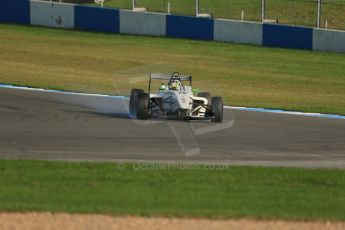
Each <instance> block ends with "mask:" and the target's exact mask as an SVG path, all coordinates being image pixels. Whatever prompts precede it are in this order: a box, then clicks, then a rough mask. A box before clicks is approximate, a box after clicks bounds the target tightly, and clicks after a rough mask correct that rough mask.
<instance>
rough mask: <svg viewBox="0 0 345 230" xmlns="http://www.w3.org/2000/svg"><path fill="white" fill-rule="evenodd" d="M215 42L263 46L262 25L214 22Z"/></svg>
mask: <svg viewBox="0 0 345 230" xmlns="http://www.w3.org/2000/svg"><path fill="white" fill-rule="evenodd" d="M214 40H215V41H223V42H234V43H243V44H253V45H260V46H261V45H262V24H261V23H255V22H242V21H234V20H223V19H215V20H214Z"/></svg>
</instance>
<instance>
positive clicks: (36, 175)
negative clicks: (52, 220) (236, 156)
mask: <svg viewBox="0 0 345 230" xmlns="http://www.w3.org/2000/svg"><path fill="white" fill-rule="evenodd" d="M139 169H140V170H139ZM0 184H1V186H0V210H2V211H21V212H22V211H52V212H68V213H109V214H116V215H122V214H130V215H144V216H196V217H221V218H223V217H224V218H228V217H232V218H237V217H256V218H269V219H271V218H273V219H275V218H283V219H299V220H300V219H303V220H305V219H308V220H309V219H311V220H313V219H321V220H326V219H327V220H345V192H344V191H345V171H343V170H336V169H289V168H260V167H230V168H227V169H224V168H221V169H220V168H205V167H201V166H200V167H199V168H197V167H196V166H195V168H187V167H182V166H181V167H180V168H178V167H177V165H175V166H174V167H171V166H170V168H169V167H168V166H167V165H165V166H162V165H153V164H151V165H141V166H139V164H125V165H122V164H116V163H66V162H45V161H18V160H12V161H7V160H0Z"/></svg>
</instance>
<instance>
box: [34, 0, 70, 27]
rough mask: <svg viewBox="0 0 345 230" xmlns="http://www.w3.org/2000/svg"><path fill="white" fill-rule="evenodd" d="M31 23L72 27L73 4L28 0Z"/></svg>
mask: <svg viewBox="0 0 345 230" xmlns="http://www.w3.org/2000/svg"><path fill="white" fill-rule="evenodd" d="M30 22H31V25H38V26H47V27H57V28H70V29H72V28H74V5H73V4H65V3H56V2H52V3H50V2H43V1H30Z"/></svg>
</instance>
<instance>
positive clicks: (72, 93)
mask: <svg viewBox="0 0 345 230" xmlns="http://www.w3.org/2000/svg"><path fill="white" fill-rule="evenodd" d="M0 88H10V89H21V90H32V91H45V92H54V93H64V94H69V95H85V96H95V97H112V98H117V99H120V98H122V99H123V98H127V97H126V96H111V95H103V94H89V93H78V92H66V91H61V90H49V89H41V88H30V87H25V86H14V85H7V84H0ZM224 108H225V109H235V110H243V111H253V112H261V113H279V114H290V115H297V116H307V117H321V118H331V119H342V120H345V116H342V115H336V114H322V113H304V112H297V111H285V110H280V109H265V108H248V107H236V106H224Z"/></svg>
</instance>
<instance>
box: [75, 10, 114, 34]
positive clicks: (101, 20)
mask: <svg viewBox="0 0 345 230" xmlns="http://www.w3.org/2000/svg"><path fill="white" fill-rule="evenodd" d="M74 15H75V28H76V29H79V30H90V31H96V32H105V33H119V31H120V28H119V27H120V20H119V10H116V9H105V8H96V7H87V6H75V12H74Z"/></svg>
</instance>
